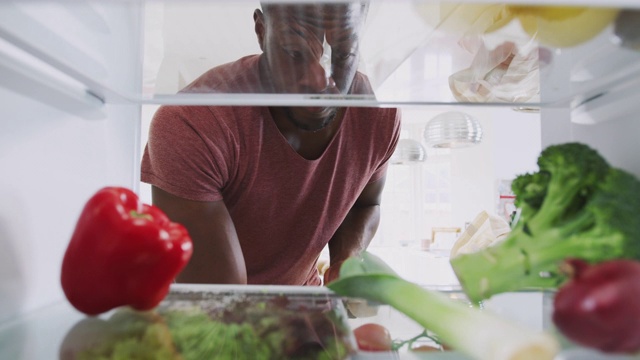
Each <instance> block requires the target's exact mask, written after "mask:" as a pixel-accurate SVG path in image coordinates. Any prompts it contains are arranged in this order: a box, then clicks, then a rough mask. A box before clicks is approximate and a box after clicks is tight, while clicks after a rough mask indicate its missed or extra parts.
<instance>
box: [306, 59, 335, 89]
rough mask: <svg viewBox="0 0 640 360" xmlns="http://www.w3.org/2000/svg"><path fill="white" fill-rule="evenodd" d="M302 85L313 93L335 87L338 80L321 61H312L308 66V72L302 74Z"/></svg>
mask: <svg viewBox="0 0 640 360" xmlns="http://www.w3.org/2000/svg"><path fill="white" fill-rule="evenodd" d="M300 82H301V83H300V85H301V86H302V87H303V88H306V89H309V91H310V92H311V93H314V94H315V93H323V92H326V91H329V90H330V89H331V88H335V86H336V82H335V81H334V80H333V77H331V75H330V74H329V73H327V71H326V70H325V68H324V67H323V66H322V64H321V63H320V62H312V63H311V64H309V65H308V66H307V71H306V73H304V74H302V78H301V81H300Z"/></svg>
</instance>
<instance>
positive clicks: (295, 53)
mask: <svg viewBox="0 0 640 360" xmlns="http://www.w3.org/2000/svg"><path fill="white" fill-rule="evenodd" d="M284 51H285V53H286V54H287V55H289V57H291V58H293V59H301V58H302V52H300V51H297V50H287V49H285V50H284Z"/></svg>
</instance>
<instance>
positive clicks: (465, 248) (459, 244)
mask: <svg viewBox="0 0 640 360" xmlns="http://www.w3.org/2000/svg"><path fill="white" fill-rule="evenodd" d="M509 232H511V228H510V227H509V223H508V222H507V221H506V220H505V219H503V218H501V217H500V216H497V215H490V214H489V213H487V212H486V211H482V212H480V213H479V214H478V215H477V216H476V218H475V219H474V220H473V222H471V224H469V226H467V228H466V229H465V230H464V232H463V233H462V234H461V235H460V236H459V237H458V240H456V242H455V244H453V247H452V248H451V253H450V255H449V257H450V258H454V257H456V256H457V255H460V254H469V253H473V252H476V251H478V250H480V249H483V248H486V247H489V246H492V245H495V244H497V243H499V242H500V241H502V240H504V239H505V238H506V237H507V235H509Z"/></svg>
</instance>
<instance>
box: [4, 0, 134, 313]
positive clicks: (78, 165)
mask: <svg viewBox="0 0 640 360" xmlns="http://www.w3.org/2000/svg"><path fill="white" fill-rule="evenodd" d="M22 5H24V6H22ZM45 5H46V6H45ZM67 5H68V4H67ZM80 5H83V4H80ZM108 5H115V4H111V3H110V4H108ZM7 6H12V8H11V11H15V12H16V14H17V15H19V16H23V15H24V16H25V18H29V19H31V20H30V21H32V22H31V23H24V24H23V25H22V27H21V28H19V29H13V30H15V31H16V32H20V31H24V33H29V31H30V30H29V28H38V27H42V26H45V27H46V28H48V29H49V30H50V31H51V32H52V33H55V34H57V35H58V38H61V39H66V40H68V41H69V44H73V45H74V46H75V47H78V48H82V49H83V51H85V53H87V54H92V57H93V58H95V59H97V60H98V61H99V63H100V64H101V65H102V66H103V67H104V69H106V70H107V72H106V73H105V74H103V76H102V77H100V78H99V79H100V80H102V81H104V83H105V84H108V86H110V87H113V88H117V89H125V90H128V91H131V92H132V93H133V92H139V91H140V90H139V87H140V85H141V84H139V82H140V80H139V79H141V75H140V71H141V69H140V67H141V65H140V64H141V60H140V52H141V50H140V49H141V45H140V38H139V35H140V34H141V31H140V30H139V27H140V24H141V23H140V19H141V17H140V12H139V10H138V9H136V7H133V6H104V7H100V8H98V7H93V8H91V9H88V8H87V6H89V4H88V3H87V4H84V6H81V7H79V8H78V9H81V10H82V11H83V13H84V14H85V15H86V14H87V11H90V13H91V14H93V15H98V16H99V17H100V19H102V20H103V22H102V23H101V25H103V26H102V27H100V28H91V27H90V26H92V25H90V26H89V27H87V26H86V25H82V24H75V25H77V26H79V27H80V30H81V31H78V30H79V29H78V28H77V27H75V26H74V24H72V21H68V20H69V19H66V18H65V19H62V18H57V19H56V16H55V15H57V14H60V16H61V17H62V16H67V15H69V14H70V10H69V9H63V8H62V7H61V6H60V5H58V6H57V7H56V4H51V3H46V4H40V3H29V2H27V3H26V4H18V3H16V4H15V5H13V4H8V5H7ZM0 9H3V8H0ZM3 11H4V10H3ZM5 15H7V13H6V12H5ZM76 15H78V14H76ZM80 15H82V14H80ZM69 18H70V19H71V20H74V19H75V20H78V19H82V18H83V17H82V16H76V17H74V16H73V14H71V16H69ZM56 20H57V21H56ZM76 22H79V21H76ZM3 23H5V24H6V22H4V20H3ZM43 35H46V34H43ZM36 37H37V36H36ZM35 40H36V41H37V40H38V39H37V38H36V39H35ZM43 41H45V40H43ZM52 52H53V53H54V55H55V53H56V51H55V49H54V50H53V51H52ZM61 56H63V55H61ZM60 60H62V61H64V62H66V63H68V64H70V65H71V66H74V65H76V64H74V63H73V62H74V59H73V58H68V57H67V58H65V57H62V58H61V59H60ZM77 65H79V67H80V64H77ZM90 75H95V74H90ZM16 85H17V84H13V83H7V81H6V78H5V79H4V80H3V79H2V78H0V102H1V103H2V106H1V107H0V118H1V119H2V120H1V121H0V169H1V170H0V248H2V251H0V323H1V322H3V321H5V320H9V319H11V318H14V317H16V316H18V315H20V314H24V313H27V312H29V311H32V310H34V309H38V308H41V307H43V306H46V305H48V304H51V303H53V302H56V301H59V300H61V299H62V298H63V297H64V294H63V292H62V289H61V286H60V268H61V262H62V258H63V254H64V251H65V249H66V246H67V244H68V242H69V240H70V238H71V234H72V232H73V229H74V227H75V223H76V221H77V219H78V216H79V214H80V212H81V210H82V208H83V206H84V204H85V202H86V201H87V200H88V198H89V197H90V196H91V195H93V193H95V192H96V191H97V190H98V189H100V188H102V187H104V186H110V185H115V186H125V187H129V188H132V189H134V190H137V187H138V175H137V174H138V170H137V169H138V166H139V141H140V140H139V139H140V134H139V132H140V130H139V129H140V125H139V122H140V120H139V119H140V109H139V106H138V105H128V104H106V105H102V106H100V105H98V106H97V107H95V108H94V109H93V110H95V111H91V113H92V116H91V117H94V119H92V120H90V119H88V116H87V113H86V112H84V110H83V111H80V110H78V111H73V106H71V109H70V111H63V110H61V109H58V108H55V107H52V106H50V105H47V104H45V103H44V102H46V99H47V97H46V95H45V96H44V97H42V96H39V97H35V98H34V96H30V94H22V93H17V92H16V91H15V86H16ZM34 93H35V89H34ZM50 95H51V96H55V94H54V93H51V94H50ZM96 114H98V115H97V116H95V115H96Z"/></svg>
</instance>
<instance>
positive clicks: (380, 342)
mask: <svg viewBox="0 0 640 360" xmlns="http://www.w3.org/2000/svg"><path fill="white" fill-rule="evenodd" d="M353 335H354V336H355V337H356V342H357V343H358V349H360V350H362V351H391V348H392V341H391V334H390V333H389V330H387V328H385V327H384V326H382V325H379V324H375V323H367V324H364V325H360V326H358V327H357V328H355V329H354V330H353Z"/></svg>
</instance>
